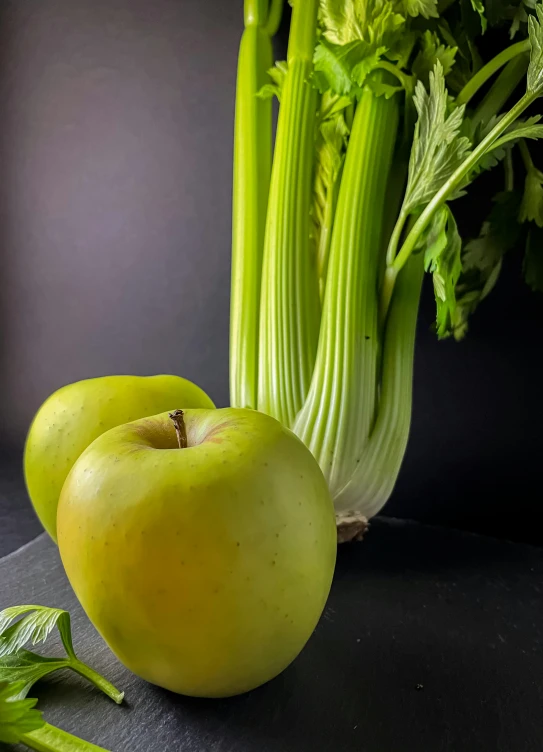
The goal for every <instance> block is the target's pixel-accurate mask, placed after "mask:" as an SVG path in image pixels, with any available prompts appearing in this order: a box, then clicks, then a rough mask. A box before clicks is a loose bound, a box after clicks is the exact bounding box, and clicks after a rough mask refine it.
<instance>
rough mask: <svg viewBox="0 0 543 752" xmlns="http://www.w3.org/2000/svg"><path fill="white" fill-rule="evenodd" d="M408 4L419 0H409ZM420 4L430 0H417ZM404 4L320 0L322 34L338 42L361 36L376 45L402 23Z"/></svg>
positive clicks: (397, 1) (396, 1)
mask: <svg viewBox="0 0 543 752" xmlns="http://www.w3.org/2000/svg"><path fill="white" fill-rule="evenodd" d="M408 4H409V3H408ZM411 4H419V3H417V2H416V0H411ZM420 4H422V5H423V6H428V5H431V4H433V3H431V2H430V0H420ZM403 6H404V4H403V2H401V0H321V4H320V20H321V23H322V25H323V27H324V36H325V37H326V39H327V40H328V41H329V42H332V44H337V45H344V44H349V43H350V42H354V41H359V40H362V41H365V42H367V43H368V44H373V45H375V46H378V45H380V44H381V43H382V42H383V40H384V39H385V37H386V36H388V35H390V34H395V33H396V32H397V31H398V30H399V29H400V28H401V27H402V26H403V24H404V23H405V16H404V15H402V10H403Z"/></svg>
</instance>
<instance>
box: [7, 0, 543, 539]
mask: <svg viewBox="0 0 543 752" xmlns="http://www.w3.org/2000/svg"><path fill="white" fill-rule="evenodd" d="M241 27H242V3H241V2H239V1H238V0H227V1H226V2H224V1H223V2H218V1H214V0H206V2H202V0H153V2H152V3H149V2H144V1H143V0H39V1H37V0H13V1H9V0H0V102H1V104H2V106H1V110H0V112H1V115H0V274H1V285H0V332H1V336H0V358H1V360H0V411H1V415H2V442H3V444H4V447H5V448H4V450H3V453H4V457H5V458H8V460H9V462H10V465H11V469H10V473H12V474H14V475H15V476H17V477H18V478H19V479H20V471H19V469H18V468H19V465H18V463H19V457H20V448H21V446H22V442H23V440H24V435H25V432H26V430H27V427H28V425H29V422H30V420H31V417H32V415H33V413H34V412H35V411H36V409H37V408H38V406H39V405H40V403H41V402H42V401H43V400H44V399H45V398H46V397H47V396H48V394H49V393H50V392H52V391H53V390H55V389H56V388H58V387H60V386H62V385H63V384H66V383H68V382H71V381H74V380H77V379H81V378H85V377H90V376H98V375H103V374H106V373H139V374H148V373H158V372H174V373H179V374H181V375H183V376H186V377H187V378H189V379H192V380H194V381H196V382H197V383H198V384H200V386H202V387H203V388H204V389H206V390H207V391H208V392H209V394H210V395H211V396H212V397H213V399H214V400H215V401H216V402H217V404H218V405H225V404H227V402H228V384H227V376H228V307H229V285H230V280H229V276H230V257H229V253H230V201H231V160H232V149H231V143H232V132H233V103H234V86H235V69H236V57H237V46H238V42H239V36H240V32H241ZM282 38H283V40H284V34H283V37H282ZM496 179H498V180H501V176H499V177H498V178H496ZM478 190H479V189H477V188H476V189H475V192H474V194H472V199H471V200H470V201H473V196H474V195H475V197H477V191H478ZM469 209H470V203H469V202H468V204H467V205H465V207H464V213H465V214H467V215H469V213H470V211H469ZM477 212H478V209H477V208H475V209H473V210H472V212H471V214H472V218H471V219H472V222H473V224H474V226H475V227H476V228H477V229H478V225H479V223H480V216H479V215H478V213H477ZM468 219H469V216H468ZM519 278H520V262H519V260H518V259H513V260H511V261H510V262H509V264H508V265H506V268H505V271H504V275H503V277H502V280H501V281H500V284H499V287H498V290H497V291H496V293H495V294H494V295H493V297H492V298H491V299H490V300H489V301H488V302H487V303H486V304H485V306H484V309H482V310H481V313H480V314H479V315H478V316H477V317H476V319H475V322H474V326H473V329H472V332H471V335H470V337H469V338H468V340H467V341H465V342H464V343H462V344H460V345H457V344H455V343H452V342H445V343H438V342H437V341H436V340H435V337H434V335H433V334H432V333H431V331H430V324H431V321H432V314H433V302H432V293H431V290H430V289H427V291H426V293H425V296H424V302H423V306H422V313H421V320H420V336H419V340H418V345H417V365H416V388H415V414H414V422H413V431H412V440H411V444H410V447H409V451H408V454H407V458H406V462H405V465H404V470H403V472H402V476H401V478H400V482H399V484H398V487H397V491H396V493H395V495H394V497H393V499H392V501H391V502H390V504H389V506H388V507H387V512H388V513H389V514H394V515H397V516H404V517H415V518H418V519H421V520H426V521H438V522H441V523H445V524H452V525H457V526H461V527H467V528H471V529H475V530H483V531H486V532H490V533H496V534H500V535H506V536H508V537H512V538H520V539H526V540H534V541H535V540H541V539H542V538H543V535H542V534H541V532H540V531H539V529H538V528H537V527H536V526H535V525H533V524H532V519H531V518H532V513H533V510H534V509H535V508H536V505H537V504H538V503H539V499H540V495H541V492H540V487H539V478H540V462H541V460H540V454H541V452H540V449H541V439H540V426H541V423H542V420H541V419H542V417H543V409H542V406H541V403H542V401H541V383H542V368H541V362H540V360H541V359H540V354H539V350H540V347H541V324H542V323H543V305H542V299H541V297H540V296H539V297H538V296H536V295H531V294H530V293H528V291H527V290H525V289H524V287H523V286H522V284H521V282H520V281H519ZM13 468H15V469H13ZM10 477H12V476H11V475H10ZM10 482H11V481H10ZM23 503H24V504H25V515H26V514H28V515H29V514H30V512H29V511H27V508H26V502H23Z"/></svg>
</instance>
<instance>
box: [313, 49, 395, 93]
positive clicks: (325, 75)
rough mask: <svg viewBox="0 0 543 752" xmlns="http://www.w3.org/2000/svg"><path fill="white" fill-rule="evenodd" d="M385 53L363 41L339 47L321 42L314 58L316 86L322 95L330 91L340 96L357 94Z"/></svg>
mask: <svg viewBox="0 0 543 752" xmlns="http://www.w3.org/2000/svg"><path fill="white" fill-rule="evenodd" d="M384 52H386V48H385V47H377V48H376V49H374V48H372V47H371V45H369V44H367V43H366V42H364V41H360V40H359V41H354V42H349V43H348V44H344V45H341V46H340V45H337V44H332V43H331V42H327V41H326V39H322V40H321V42H320V43H319V44H318V45H317V49H316V50H315V56H314V65H315V72H316V75H315V85H316V87H317V88H318V89H319V91H320V92H321V93H323V92H324V91H326V90H328V89H330V90H331V91H332V92H334V93H335V94H339V95H340V96H343V95H346V94H353V93H356V92H357V90H358V89H359V88H360V87H361V86H362V85H363V84H364V81H365V79H366V77H367V75H368V74H369V73H370V72H371V71H372V70H374V69H375V68H376V67H377V66H378V65H379V61H380V59H381V56H382V55H383V53H384Z"/></svg>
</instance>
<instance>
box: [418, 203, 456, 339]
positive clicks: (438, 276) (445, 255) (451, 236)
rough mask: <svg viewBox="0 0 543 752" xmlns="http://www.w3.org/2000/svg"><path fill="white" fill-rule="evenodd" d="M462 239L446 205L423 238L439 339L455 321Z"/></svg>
mask: <svg viewBox="0 0 543 752" xmlns="http://www.w3.org/2000/svg"><path fill="white" fill-rule="evenodd" d="M461 251H462V240H461V238H460V235H459V233H458V227H457V225H456V221H455V219H454V216H453V214H452V212H451V210H450V209H449V207H448V206H447V205H445V206H442V207H440V209H439V210H438V211H437V212H436V213H435V214H434V217H433V220H432V222H431V224H430V227H429V228H428V232H427V233H426V238H425V249H424V267H425V269H426V271H429V272H431V274H432V280H433V283H434V295H435V299H436V307H437V312H436V329H437V335H438V337H439V338H440V339H442V338H444V337H447V336H448V335H449V334H450V331H451V322H454V320H455V319H456V284H457V282H458V279H459V277H460V274H461V272H462V260H461Z"/></svg>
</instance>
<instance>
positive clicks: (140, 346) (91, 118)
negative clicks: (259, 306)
mask: <svg viewBox="0 0 543 752" xmlns="http://www.w3.org/2000/svg"><path fill="white" fill-rule="evenodd" d="M239 34H240V7H239V3H235V2H234V3H223V4H222V6H221V9H220V12H217V10H216V8H215V7H214V4H209V3H206V2H201V1H200V0H154V1H153V2H152V3H149V2H146V1H144V0H90V1H89V0H38V1H36V0H14V1H13V2H2V4H1V31H0V50H1V52H0V56H1V57H0V102H1V104H2V106H1V108H0V111H1V114H0V268H1V285H0V300H1V304H0V305H1V307H0V322H1V323H0V331H1V339H0V348H1V365H0V393H1V395H2V397H1V399H2V405H1V408H2V415H3V418H4V419H3V425H4V430H5V431H6V432H7V433H8V434H9V437H10V438H11V439H12V440H14V441H18V440H20V438H21V436H22V435H23V434H24V432H25V430H26V428H27V426H28V422H29V420H30V418H31V416H32V414H33V413H34V411H35V410H36V409H37V407H38V406H39V404H40V403H41V401H42V400H43V399H44V398H45V397H46V396H47V395H48V393H50V392H51V391H52V390H54V389H56V388H58V387H59V386H61V385H62V384H65V383H68V382H71V381H74V380H77V379H81V378H84V377H89V376H97V375H101V374H105V373H141V374H146V373H159V372H172V373H179V374H182V375H184V376H186V377H187V378H189V379H192V380H194V381H197V382H198V383H199V384H200V385H201V386H202V387H203V388H204V389H206V390H207V391H209V393H210V394H212V395H213V398H214V399H215V400H216V401H217V402H218V403H220V404H226V402H227V394H228V390H227V373H228V367H227V355H228V318H227V314H228V299H229V274H230V258H229V245H230V242H229V238H230V216H229V213H230V181H231V169H232V167H231V161H232V160H231V146H230V144H231V140H232V127H233V102H234V85H235V71H236V57H237V42H238V38H239Z"/></svg>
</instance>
